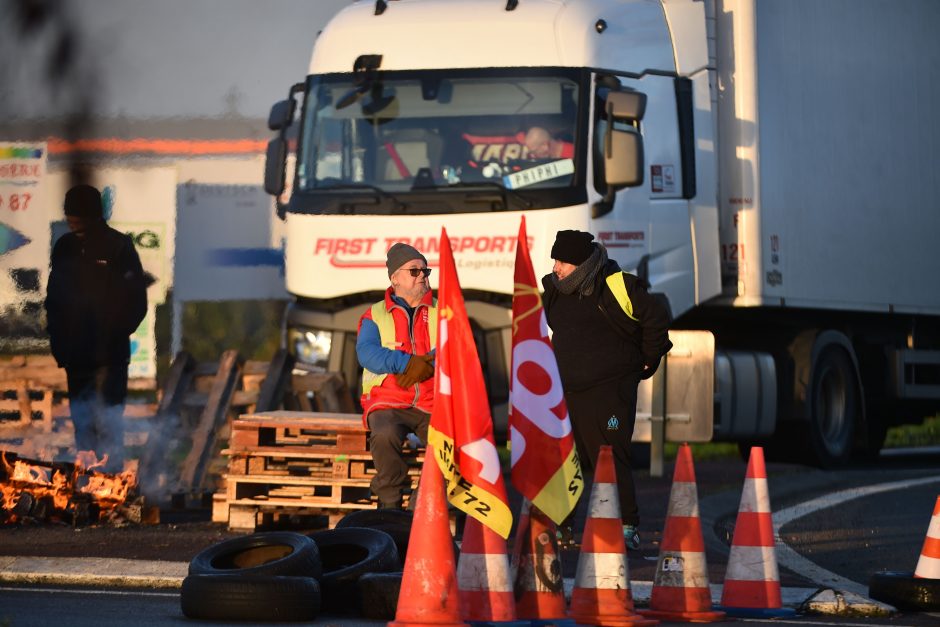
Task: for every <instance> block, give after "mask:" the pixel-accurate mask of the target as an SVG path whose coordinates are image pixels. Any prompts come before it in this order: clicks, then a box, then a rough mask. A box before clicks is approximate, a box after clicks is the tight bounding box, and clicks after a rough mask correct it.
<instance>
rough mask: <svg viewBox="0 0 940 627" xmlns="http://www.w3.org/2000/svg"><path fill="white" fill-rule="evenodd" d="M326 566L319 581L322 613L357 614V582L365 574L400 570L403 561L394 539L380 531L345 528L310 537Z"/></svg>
mask: <svg viewBox="0 0 940 627" xmlns="http://www.w3.org/2000/svg"><path fill="white" fill-rule="evenodd" d="M308 537H309V538H312V539H313V541H314V542H316V544H317V547H318V548H319V550H320V559H321V560H322V563H323V574H322V575H321V576H320V577H319V581H320V587H321V589H322V590H323V609H324V610H326V611H328V612H337V613H341V614H346V613H350V612H353V613H355V612H356V611H357V610H358V609H359V608H358V607H357V603H356V582H357V580H358V579H359V577H360V576H362V575H364V574H365V573H389V572H394V571H399V570H401V560H400V559H399V558H398V550H397V549H396V548H395V542H394V541H393V540H392V537H391V536H390V535H388V534H387V533H385V532H384V531H379V530H378V529H367V528H364V527H346V528H344V529H328V530H326V531H316V532H314V533H311V534H310V535H309V536H308Z"/></svg>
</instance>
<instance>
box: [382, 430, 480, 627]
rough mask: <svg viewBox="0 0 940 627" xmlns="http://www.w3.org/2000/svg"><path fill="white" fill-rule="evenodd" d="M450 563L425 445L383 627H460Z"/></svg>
mask: <svg viewBox="0 0 940 627" xmlns="http://www.w3.org/2000/svg"><path fill="white" fill-rule="evenodd" d="M455 561H456V560H455V559H454V539H453V536H452V535H451V533H450V517H449V516H448V514H447V498H446V496H445V495H444V477H443V475H442V474H441V469H440V468H438V466H437V460H436V459H435V455H434V454H433V451H432V449H431V446H430V445H429V446H428V448H427V453H426V454H425V456H424V466H423V468H422V469H421V489H420V490H418V503H417V506H416V507H415V513H414V522H413V523H412V526H411V535H410V536H409V537H408V555H407V557H405V569H404V573H403V574H402V578H401V592H400V593H399V595H398V607H397V609H396V611H395V620H394V621H392V622H390V623H388V627H411V626H412V625H422V626H423V625H436V626H446V627H458V626H460V627H462V626H464V625H466V623H464V622H462V621H461V620H460V608H459V598H458V594H457V572H456V566H455V564H454V562H455Z"/></svg>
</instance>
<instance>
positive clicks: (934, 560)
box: [914, 496, 940, 579]
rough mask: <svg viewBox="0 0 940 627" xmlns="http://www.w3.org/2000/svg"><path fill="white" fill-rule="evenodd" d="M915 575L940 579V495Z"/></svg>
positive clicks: (934, 507)
mask: <svg viewBox="0 0 940 627" xmlns="http://www.w3.org/2000/svg"><path fill="white" fill-rule="evenodd" d="M914 576H915V577H921V578H923V579H940V496H938V497H937V504H936V505H934V506H933V516H931V517H930V526H929V527H927V537H926V538H925V539H924V548H922V549H921V550H920V559H918V560H917V568H915V569H914Z"/></svg>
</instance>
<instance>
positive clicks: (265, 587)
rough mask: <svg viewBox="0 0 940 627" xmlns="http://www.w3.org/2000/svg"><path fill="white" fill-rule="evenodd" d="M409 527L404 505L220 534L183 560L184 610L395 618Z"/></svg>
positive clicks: (227, 615)
mask: <svg viewBox="0 0 940 627" xmlns="http://www.w3.org/2000/svg"><path fill="white" fill-rule="evenodd" d="M359 525H361V526H359ZM410 529H411V513H410V512H399V511H386V510H363V511H361V512H356V513H355V514H351V515H349V516H347V517H345V518H344V519H342V520H341V521H340V523H339V524H337V525H336V528H335V529H329V530H324V531H317V532H314V533H310V534H307V535H304V534H301V533H295V532H291V531H273V532H267V533H254V534H251V535H248V536H244V537H240V538H233V539H231V540H225V541H223V542H220V543H218V544H215V545H213V546H211V547H209V548H207V549H205V550H203V551H202V552H200V553H199V554H197V555H196V557H194V558H193V559H192V561H191V562H190V564H189V575H188V576H187V577H186V578H185V579H184V580H183V585H182V588H181V590H180V604H181V606H182V610H183V614H184V615H185V616H186V617H188V618H197V619H207V620H240V621H256V622H277V621H309V620H313V619H315V618H316V617H317V616H319V615H320V613H321V612H323V613H327V614H361V615H363V616H366V617H367V618H378V619H391V618H394V613H395V607H396V606H397V603H398V591H399V588H400V586H401V570H402V563H403V561H404V555H405V552H406V551H407V543H408V536H409V533H410ZM399 550H400V552H399ZM399 556H401V557H399Z"/></svg>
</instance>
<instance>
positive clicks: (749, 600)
mask: <svg viewBox="0 0 940 627" xmlns="http://www.w3.org/2000/svg"><path fill="white" fill-rule="evenodd" d="M718 609H720V610H723V611H724V612H725V613H726V614H728V615H729V616H738V617H744V618H776V617H781V616H793V615H794V614H796V612H795V611H794V610H792V609H790V608H785V607H783V603H782V602H781V599H780V575H779V574H778V572H777V554H776V550H775V548H774V524H773V519H772V518H771V513H770V495H769V493H768V490H767V471H766V469H765V468H764V449H763V448H761V447H759V446H754V447H751V455H750V459H749V460H748V463H747V476H746V477H745V478H744V490H743V491H742V493H741V505H740V506H739V507H738V518H737V520H736V522H735V524H734V536H733V538H732V539H731V554H730V555H729V556H728V568H727V570H726V571H725V583H724V589H723V590H722V592H721V606H720V607H719V608H718Z"/></svg>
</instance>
